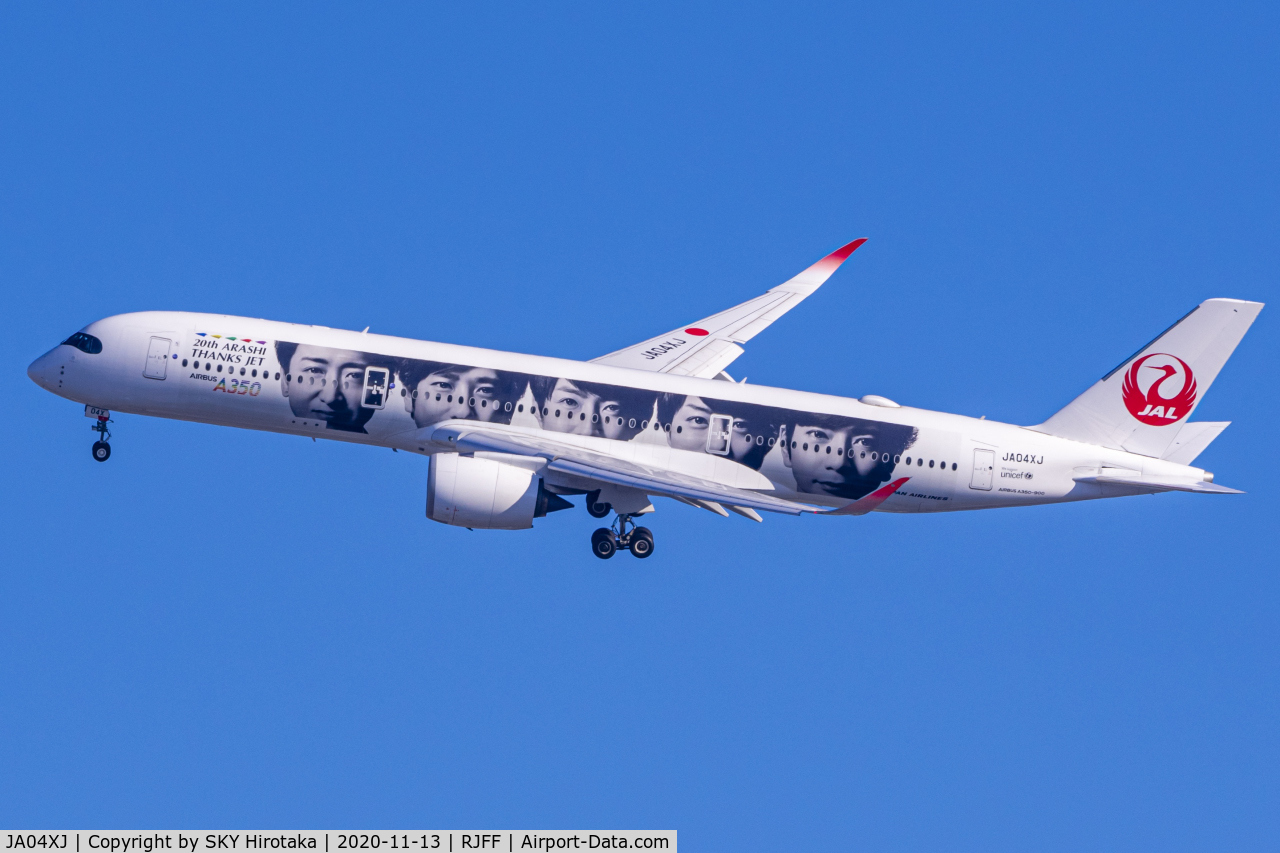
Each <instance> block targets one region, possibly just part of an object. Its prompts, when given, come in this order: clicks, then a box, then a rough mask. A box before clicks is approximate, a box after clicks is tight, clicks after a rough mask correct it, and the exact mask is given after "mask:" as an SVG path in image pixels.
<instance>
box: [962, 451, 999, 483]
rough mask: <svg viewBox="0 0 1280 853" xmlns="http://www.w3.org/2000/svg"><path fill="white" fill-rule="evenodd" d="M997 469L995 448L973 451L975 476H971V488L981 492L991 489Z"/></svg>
mask: <svg viewBox="0 0 1280 853" xmlns="http://www.w3.org/2000/svg"><path fill="white" fill-rule="evenodd" d="M995 469H996V452H995V451H994V450H975V451H973V476H972V477H970V478H969V488H971V489H977V490H978V491H980V492H989V491H991V483H992V480H993V479H994V477H995Z"/></svg>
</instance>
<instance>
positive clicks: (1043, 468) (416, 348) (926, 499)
mask: <svg viewBox="0 0 1280 853" xmlns="http://www.w3.org/2000/svg"><path fill="white" fill-rule="evenodd" d="M83 331H84V332H85V333H86V334H88V335H92V336H93V337H95V338H97V339H98V340H100V341H101V352H99V353H96V354H90V353H87V352H84V351H81V350H78V349H76V348H74V347H73V346H69V345H60V346H58V347H55V348H54V349H53V350H51V351H50V352H48V353H47V354H46V355H44V356H42V357H41V358H40V359H38V360H37V361H36V362H35V363H34V364H32V366H31V368H30V370H29V374H30V375H31V377H32V379H34V380H35V381H36V382H37V383H38V384H40V385H41V386H42V387H44V388H46V389H47V390H49V391H52V392H53V393H55V394H58V395H60V396H63V397H66V398H68V399H71V400H74V401H77V402H79V403H84V404H86V405H91V406H94V407H98V408H101V409H107V410H112V411H117V412H128V413H134V414H140V415H153V416H157V417H164V418H176V419H180V420H189V421H199V422H202V423H210V424H220V425H224V426H233V427H241V428H245V429H257V430H269V431H272V432H280V433H290V434H295V435H305V436H312V437H315V438H330V439H339V440H343V441H352V442H357V443H362V444H372V445H377V446H380V447H391V448H395V449H397V450H401V451H407V452H412V453H421V454H427V455H431V454H434V453H438V452H442V451H448V450H450V449H451V447H450V444H449V441H448V438H447V437H446V434H447V433H448V432H449V429H450V428H451V427H457V426H459V424H461V425H463V426H465V424H466V423H467V422H474V421H477V420H479V421H484V422H485V424H486V426H487V427H490V428H493V429H501V430H505V431H509V432H512V433H522V434H528V435H545V436H553V437H554V438H555V439H556V440H557V441H559V442H562V443H569V444H572V445H574V446H576V447H581V448H584V449H586V450H589V451H592V452H594V453H597V454H601V455H605V456H612V457H615V458H618V459H623V460H627V461H628V462H632V463H638V464H647V465H652V466H654V467H657V468H666V469H672V470H678V471H686V472H687V473H690V474H696V475H697V476H701V477H704V478H709V479H713V480H716V481H719V482H725V483H726V484H728V485H731V486H736V487H739V488H748V489H754V490H757V491H762V492H763V491H768V492H769V493H770V494H773V495H776V496H778V497H782V498H786V499H788V500H795V501H797V502H803V503H806V504H813V505H818V506H827V507H837V506H842V505H845V504H848V503H849V502H850V499H856V498H857V497H860V496H861V495H860V494H858V493H857V489H856V488H855V487H853V486H846V485H844V481H843V480H841V478H846V479H851V478H856V477H859V476H861V477H862V478H863V480H864V481H866V482H887V481H888V480H889V478H890V476H891V478H892V479H895V480H896V479H899V478H902V477H906V478H909V479H908V480H907V482H906V483H905V484H903V485H902V486H901V487H900V488H898V489H897V491H896V492H894V494H893V495H892V496H891V497H889V498H888V499H887V500H885V501H884V502H883V503H882V504H880V505H879V507H878V508H879V509H880V510H884V511H888V512H937V511H949V510H965V509H982V508H989V507H1002V506H1021V505H1028V504H1043V503H1053V502H1060V501H1073V500H1084V499H1090V498H1100V497H1113V496H1119V495H1130V494H1139V493H1142V492H1144V491H1154V490H1148V489H1144V488H1141V487H1139V486H1134V485H1115V484H1106V483H1097V482H1079V481H1078V480H1079V478H1084V477H1089V476H1090V475H1096V474H1097V473H1098V472H1099V471H1100V470H1102V469H1112V470H1123V471H1128V472H1134V473H1135V474H1136V475H1137V476H1139V477H1144V478H1151V479H1154V480H1162V481H1171V480H1185V481H1187V482H1196V481H1202V480H1205V479H1211V477H1212V475H1208V476H1206V474H1205V472H1204V471H1203V470H1202V469H1199V468H1193V467H1189V466H1185V465H1179V464H1176V463H1173V462H1168V461H1162V460H1159V459H1154V458H1151V457H1147V456H1141V455H1137V454H1133V453H1126V452H1124V451H1120V450H1114V449H1108V448H1104V447H1100V446H1096V445H1091V444H1085V443H1081V442H1077V441H1071V440H1067V439H1063V438H1058V437H1055V436H1051V435H1046V434H1044V433H1041V432H1037V431H1035V430H1032V429H1028V428H1025V427H1019V426H1013V425H1010V424H1003V423H996V422H992V421H987V420H978V419H975V418H970V417H965V416H962V415H953V414H946V413H942V412H932V411H927V410H923V409H915V408H909V407H898V406H892V405H868V404H866V403H863V402H860V401H858V400H855V399H849V398H843V397H834V396H828V395H824V394H813V393H808V392H803V391H793V390H788V389H782V388H769V387H763V386H755V385H746V384H736V383H733V382H726V381H723V380H714V379H695V378H690V377H682V376H671V375H665V374H656V373H650V372H645V371H640V370H630V369H625V368H618V367H608V366H604V365H600V364H592V363H587V362H578V361H569V360H564V359H555V358H547V357H543V356H535V355H520V354H517V353H510V352H502V351H496V350H486V349H478V348H473V347H464V346H456V345H452V344H443V343H432V342H428V341H417V340H410V339H405V338H396V337H388V336H383V335H375V334H363V333H358V332H351V331H344V330H340V329H330V328H326V327H321V326H304V325H296V324H291V323H281V322H274V321H269V320H258V319H251V318H245V317H232V316H226V315H219V314H195V313H184V312H162V311H156V312H143V313H135V314H122V315H118V316H115V317H109V318H106V319H104V320H100V321H98V322H95V323H92V324H90V325H89V326H87V327H85V329H84V330H83ZM280 342H287V343H286V344H284V346H283V348H282V346H281V343H280ZM285 353H289V355H288V356H286V355H284V354H285ZM304 356H305V358H306V359H309V361H307V363H306V366H305V367H304V366H303V365H302V361H303V360H304ZM286 357H288V358H291V359H292V360H293V362H294V363H293V364H292V365H291V364H287V363H282V359H284V358H286ZM344 359H345V362H346V364H345V367H344V366H343V365H342V364H340V363H339V362H343V361H344ZM377 364H386V365H388V367H386V368H380V367H376V366H374V367H371V366H370V365H377ZM420 364H421V365H428V366H427V367H423V368H418V367H415V365H420ZM440 365H443V366H445V367H438V366H440ZM460 366H462V367H460ZM446 367H447V368H448V369H446ZM304 370H305V371H306V372H305V373H304ZM344 370H345V371H346V373H345V374H344V373H343V371H344ZM415 370H416V371H417V372H416V373H415V372H414V371H415ZM431 370H436V373H430V371H431ZM371 371H372V372H371ZM378 371H382V372H381V373H379V372H378ZM450 371H452V372H450ZM419 374H422V376H419ZM444 375H447V376H448V377H450V378H447V379H439V380H435V379H432V378H431V377H433V376H435V377H438V376H444ZM468 376H471V377H476V376H480V377H482V379H483V377H497V378H496V379H493V378H491V379H487V380H484V381H488V382H489V385H488V386H486V387H485V389H484V390H483V391H482V392H476V391H474V389H473V388H472V387H471V386H468V385H467V384H466V383H467V382H469V381H472V380H470V379H468ZM511 376H516V377H520V380H519V382H514V381H510V380H509V379H507V377H511ZM371 377H372V378H371ZM379 377H385V378H386V380H387V386H386V387H383V388H381V390H379V388H378V387H376V386H377V383H378V382H379V381H381V380H380V379H379ZM477 381H478V380H477ZM433 382H435V383H436V384H435V385H433V384H432V383H433ZM503 382H505V383H506V384H505V385H502V383H503ZM557 382H559V384H557ZM370 383H373V384H372V385H371V384H370ZM464 386H465V387H464ZM499 386H501V387H499ZM445 387H448V388H449V392H448V393H444V392H442V391H441V390H439V389H441V388H445ZM343 388H345V389H347V390H346V391H345V393H346V399H345V400H340V401H338V402H335V401H334V395H335V394H340V393H343V392H342V389H343ZM352 388H354V389H355V392H354V393H355V394H356V395H357V396H353V392H352V390H351V389H352ZM370 388H372V389H373V392H374V395H373V396H372V397H369V396H366V397H365V398H364V399H365V400H366V401H367V400H369V399H373V400H374V401H375V402H376V403H380V405H378V406H376V407H375V408H368V407H366V409H360V408H359V404H358V395H359V394H360V393H364V394H366V395H368V394H369V391H370ZM433 388H434V389H435V390H433ZM501 388H507V389H508V390H507V391H505V392H504V391H502V390H501ZM560 388H572V389H573V393H572V394H570V395H568V396H564V397H563V400H565V401H566V402H565V404H564V405H565V406H566V408H564V409H561V408H560V407H559V406H560V399H559V398H557V397H556V395H557V394H558V393H560V392H559V391H558V390H556V389H560ZM495 389H497V390H495ZM583 389H587V390H583ZM591 389H595V390H591ZM600 389H619V393H616V394H615V393H611V392H610V391H608V390H600ZM624 390H626V391H629V392H634V393H633V397H634V399H638V400H640V401H641V403H639V404H633V405H640V406H641V408H640V409H638V411H639V412H640V414H639V415H635V414H634V413H633V414H632V416H631V417H628V416H627V412H626V411H625V410H624V407H623V404H622V403H616V402H610V401H611V400H612V398H614V397H625V396H626V394H623V393H621V391H624ZM419 392H421V393H419ZM477 393H481V395H482V396H481V398H480V399H479V400H477V397H476V394H477ZM504 393H505V394H506V396H505V397H504V396H503V394H504ZM455 394H456V395H457V399H458V402H457V407H456V408H455V409H452V410H451V409H449V406H448V405H446V402H445V400H446V398H447V399H448V402H449V403H450V404H452V402H453V397H454V395H455ZM484 395H488V396H484ZM304 398H305V399H304ZM353 401H357V402H353ZM424 401H425V402H424ZM434 401H439V402H438V405H437V403H436V402H434ZM649 401H653V402H649ZM664 401H666V402H665V403H664ZM689 401H697V403H691V402H689ZM885 402H886V403H887V401H885ZM699 404H701V405H702V408H701V409H699V408H698V405H699ZM664 405H666V407H667V408H666V410H665V412H666V414H664V408H663V406H664ZM677 405H683V406H684V408H679V409H676V411H677V414H678V415H679V417H682V418H686V419H687V420H686V421H684V423H687V425H688V429H687V431H686V430H685V429H684V427H683V426H679V425H676V426H673V424H672V418H671V417H670V414H669V412H670V411H671V410H672V409H673V408H674V407H676V406H677ZM429 406H430V407H434V408H431V409H430V411H428V407H429ZM490 406H492V409H490ZM415 407H416V408H415ZM718 409H719V410H723V411H730V412H734V411H741V412H745V413H746V414H743V415H741V416H735V415H727V416H721V415H717V414H715V412H716V411H717V410H718ZM697 411H703V412H704V414H703V415H698V414H696V412H697ZM490 412H493V413H495V414H494V415H491V414H490ZM690 412H694V414H689V413H690ZM757 412H758V413H764V414H762V415H760V416H759V418H758V420H759V422H760V423H761V424H764V425H762V426H754V427H753V426H752V423H753V418H756V417H757V416H756V414H755V413H757ZM706 413H711V414H709V415H707V414H706ZM797 413H814V414H813V417H806V416H805V415H803V414H797ZM708 417H710V418H711V421H710V424H709V425H708V424H707V418H708ZM717 418H721V420H716V419H717ZM606 419H608V420H606ZM765 421H767V422H768V423H767V424H765V423H764V422H765ZM807 422H812V423H813V424H819V425H820V426H817V427H812V428H809V427H806V426H805V424H806V423H807ZM615 423H616V424H617V425H618V426H619V427H621V428H622V429H623V430H624V432H622V433H617V432H613V433H611V432H610V430H611V429H612V428H613V426H612V425H613V424H615ZM846 423H848V424H855V425H861V424H871V425H872V426H870V427H862V428H855V427H850V428H845V426H844V424H846ZM606 424H608V426H606ZM640 424H643V425H644V426H639V425H640ZM821 424H826V426H821ZM721 427H724V430H725V431H724V432H723V433H721V434H722V435H723V436H724V442H723V450H720V449H712V448H713V445H714V441H712V440H711V439H705V438H704V436H705V435H713V434H715V433H716V430H718V429H720V428H721ZM895 427H901V428H902V430H907V431H908V432H909V433H910V435H911V436H912V438H911V439H910V440H909V441H905V442H902V443H901V446H895V447H889V446H888V445H880V446H879V449H876V448H877V444H876V442H877V441H878V440H880V439H877V438H876V437H875V436H878V435H889V434H891V433H893V429H894V428H895ZM708 429H709V430H710V432H705V431H706V430H708ZM677 430H678V432H677ZM699 430H703V431H704V432H699ZM734 430H736V431H737V432H734ZM806 430H808V432H809V433H811V434H812V435H814V436H816V437H815V438H814V439H813V449H810V448H809V441H808V440H806V439H805V431H806ZM900 432H901V430H900ZM731 433H732V434H731ZM739 433H741V434H739ZM867 436H871V437H867ZM698 442H701V443H700V444H699V443H698ZM708 442H711V443H708ZM734 442H737V443H739V444H742V443H745V447H746V448H747V451H746V452H747V453H748V454H750V456H749V458H750V460H751V461H750V463H749V464H738V463H737V462H736V461H735V459H740V458H747V457H741V456H735V454H737V453H739V451H738V450H735V449H734V448H736V447H737V444H735V443H734ZM792 442H794V443H795V445H794V448H793V447H792V445H791V443H792ZM801 445H803V448H804V449H801ZM833 448H834V450H833ZM869 448H870V449H869ZM868 453H869V454H871V455H870V457H868ZM859 454H861V455H859ZM855 457H857V458H856V459H855ZM846 459H847V460H848V461H846ZM868 459H871V460H872V462H868V461H867V460H868ZM908 460H909V461H908ZM873 462H874V464H872V463H873ZM859 465H862V466H863V467H862V468H858V466H859ZM841 466H844V467H843V468H841ZM867 466H871V467H869V468H868V467H867ZM877 466H878V467H877ZM842 471H843V473H842ZM859 471H861V473H859ZM877 478H881V479H877ZM547 485H548V486H549V487H552V488H555V487H559V488H561V489H563V490H565V491H571V490H573V489H576V488H580V487H581V486H582V484H581V483H578V482H575V481H573V478H572V477H560V478H559V481H557V478H556V477H555V476H553V475H549V477H548V482H547Z"/></svg>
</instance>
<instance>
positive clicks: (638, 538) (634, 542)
mask: <svg viewBox="0 0 1280 853" xmlns="http://www.w3.org/2000/svg"><path fill="white" fill-rule="evenodd" d="M630 548H631V556H633V557H639V558H640V559H642V560H643V559H644V558H645V557H648V556H649V555H650V554H652V553H653V533H652V532H651V531H650V530H649V528H647V527H637V528H636V529H635V530H633V531H631V544H630Z"/></svg>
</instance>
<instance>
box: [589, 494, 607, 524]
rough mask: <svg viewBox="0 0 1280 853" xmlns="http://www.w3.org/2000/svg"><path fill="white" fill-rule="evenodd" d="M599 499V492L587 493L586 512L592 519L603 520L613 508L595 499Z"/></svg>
mask: <svg viewBox="0 0 1280 853" xmlns="http://www.w3.org/2000/svg"><path fill="white" fill-rule="evenodd" d="M598 497H600V490H599V489H597V490H596V491H594V492H587V512H588V513H589V514H590V515H591V517H592V518H604V517H605V516H606V515H608V514H609V513H610V511H612V510H613V507H612V506H611V505H609V504H607V503H602V502H600V501H598V500H596V498H598Z"/></svg>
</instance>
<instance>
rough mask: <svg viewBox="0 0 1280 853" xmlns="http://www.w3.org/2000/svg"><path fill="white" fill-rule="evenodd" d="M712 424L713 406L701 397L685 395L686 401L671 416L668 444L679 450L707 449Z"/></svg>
mask: <svg viewBox="0 0 1280 853" xmlns="http://www.w3.org/2000/svg"><path fill="white" fill-rule="evenodd" d="M664 426H665V425H664ZM710 426H711V407H710V406H708V405H707V404H706V402H705V401H703V399H702V398H701V397H685V398H684V403H683V404H681V406H680V408H679V409H676V413H675V414H674V415H672V416H671V431H670V432H668V433H667V444H669V445H671V446H672V447H674V448H677V449H679V450H701V451H705V450H706V449H707V428H708V427H710Z"/></svg>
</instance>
